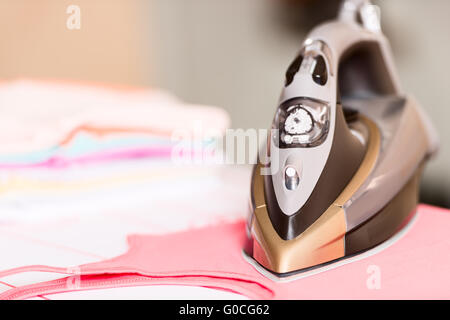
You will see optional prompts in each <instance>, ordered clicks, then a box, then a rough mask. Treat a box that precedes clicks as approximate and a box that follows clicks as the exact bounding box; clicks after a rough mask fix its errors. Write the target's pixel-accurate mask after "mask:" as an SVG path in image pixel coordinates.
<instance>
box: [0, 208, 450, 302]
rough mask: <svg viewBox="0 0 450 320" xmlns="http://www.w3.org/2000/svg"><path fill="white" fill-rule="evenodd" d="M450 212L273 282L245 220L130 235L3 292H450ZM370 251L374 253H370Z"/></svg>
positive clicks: (8, 295) (421, 295) (264, 295)
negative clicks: (255, 254)
mask: <svg viewBox="0 0 450 320" xmlns="http://www.w3.org/2000/svg"><path fill="white" fill-rule="evenodd" d="M449 228H450V211H449V210H445V209H439V208H435V207H431V206H426V205H421V206H419V208H418V212H417V216H416V218H415V220H414V221H413V224H412V225H411V226H410V227H409V229H408V230H407V232H406V233H405V234H404V235H403V236H402V237H401V238H399V239H398V240H397V241H396V242H394V243H393V244H392V245H390V246H385V247H384V249H383V250H380V248H375V249H373V250H371V251H370V252H367V253H366V254H364V258H362V259H360V260H358V259H356V260H353V261H351V260H349V263H347V264H340V263H336V264H335V265H334V267H333V265H331V266H329V267H328V269H327V270H326V271H323V272H320V273H313V274H311V275H309V276H306V275H307V274H305V276H304V277H301V276H299V277H298V279H297V280H292V281H288V282H276V281H272V280H270V279H268V278H266V277H265V276H263V275H262V274H261V273H259V272H258V271H257V270H256V269H255V268H254V267H253V266H252V265H251V264H249V263H248V262H247V261H246V260H245V259H244V256H243V254H242V248H243V246H244V242H245V237H246V234H245V226H244V221H239V222H237V223H218V224H217V225H214V226H209V227H205V228H201V229H191V230H187V231H183V232H179V233H173V234H166V235H158V236H155V235H130V236H129V238H128V244H129V250H128V252H126V253H125V254H123V255H121V256H118V257H117V258H114V259H110V260H106V261H101V262H98V263H93V264H87V265H82V266H79V267H77V268H69V269H65V268H51V267H44V266H29V267H24V268H18V269H14V270H9V271H4V272H0V278H2V277H5V276H7V275H11V274H15V273H18V272H28V271H43V272H56V273H65V274H69V275H71V276H69V277H65V278H61V279H58V280H55V281H50V282H44V283H37V284H33V285H28V286H23V287H18V288H14V289H11V290H9V291H6V292H4V293H3V294H1V295H0V298H1V299H23V298H30V297H36V296H38V295H51V294H54V293H61V292H68V291H76V290H93V289H98V288H111V287H120V286H137V285H154V284H167V285H170V284H178V285H189V286H203V287H209V288H216V289H220V290H228V291H232V292H235V293H239V294H242V295H245V296H247V297H249V298H258V299H445V298H447V299H448V298H449V297H450V273H449V270H450V255H449V254H448V253H449V252H450V238H449V237H448V230H449ZM370 253H371V254H370Z"/></svg>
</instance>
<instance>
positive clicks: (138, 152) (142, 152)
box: [0, 147, 172, 169]
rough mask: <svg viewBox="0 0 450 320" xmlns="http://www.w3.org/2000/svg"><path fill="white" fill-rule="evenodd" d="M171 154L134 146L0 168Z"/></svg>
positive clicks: (52, 166) (57, 165)
mask: <svg viewBox="0 0 450 320" xmlns="http://www.w3.org/2000/svg"><path fill="white" fill-rule="evenodd" d="M171 154H172V148H171V147H165V148H164V147H159V148H158V147H156V148H155V147H151V148H136V149H128V150H117V151H110V152H100V153H96V154H90V155H87V156H83V157H78V158H73V159H70V158H69V159H66V158H58V157H53V158H51V159H49V160H47V161H45V162H40V163H32V164H0V169H24V168H47V169H57V168H65V167H67V166H70V165H75V164H85V163H98V162H109V161H114V160H121V159H138V158H169V157H170V156H171Z"/></svg>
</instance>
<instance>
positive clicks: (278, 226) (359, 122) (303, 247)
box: [245, 0, 438, 277]
mask: <svg viewBox="0 0 450 320" xmlns="http://www.w3.org/2000/svg"><path fill="white" fill-rule="evenodd" d="M267 140H268V141H267V144H266V145H265V146H264V150H263V152H261V153H260V157H259V161H258V164H257V165H256V166H255V168H254V170H253V176H252V182H251V214H250V218H249V220H248V225H247V227H248V228H247V231H248V237H249V243H248V247H247V248H246V249H245V251H246V253H247V255H248V256H249V257H251V258H253V259H254V261H256V263H257V264H259V265H260V266H262V267H264V268H265V269H267V270H268V271H270V272H272V273H273V274H275V275H276V276H280V277H284V276H287V275H291V274H293V273H297V272H299V271H305V270H310V269H311V268H314V267H317V266H323V265H324V264H329V263H332V262H335V261H337V260H339V259H343V258H346V257H349V256H353V255H355V254H358V253H361V252H364V251H366V250H368V249H370V248H374V247H375V246H377V245H379V244H381V243H383V242H384V241H386V240H387V239H390V238H391V237H393V236H394V235H395V234H396V233H397V232H399V231H400V230H401V229H402V228H403V227H404V226H405V225H406V224H407V223H408V221H409V220H410V219H411V217H412V216H413V215H414V213H415V207H416V205H417V202H418V189H419V181H420V176H421V172H422V168H423V165H424V163H425V161H426V160H427V159H428V158H429V157H430V156H431V155H433V154H434V153H435V152H436V151H437V148H438V139H437V135H436V132H435V131H434V129H433V127H432V125H431V123H430V121H429V120H428V118H427V116H426V114H425V113H424V112H423V111H422V109H421V108H420V106H419V105H418V104H417V102H415V101H414V99H413V98H411V97H410V96H407V95H405V94H404V93H403V91H402V90H401V88H400V85H399V80H398V77H397V73H396V70H395V67H394V62H393V59H392V57H391V50H390V47H389V43H388V41H387V40H386V38H385V37H384V36H383V34H382V32H381V28H380V22H379V12H378V10H377V7H376V6H373V5H371V4H370V2H369V1H363V0H348V1H344V2H343V4H342V7H341V9H340V12H339V15H338V18H337V19H336V20H335V21H331V22H328V23H324V24H322V25H320V26H318V27H317V28H315V29H314V30H313V31H312V32H311V33H310V34H309V35H308V37H307V39H306V41H304V44H303V47H302V49H301V51H300V54H299V55H298V56H297V58H296V59H295V60H294V62H293V63H292V64H291V65H290V66H289V68H288V70H287V73H286V83H285V86H284V88H283V91H282V94H281V98H280V103H279V105H278V108H277V110H276V114H275V119H274V122H273V126H272V130H271V132H270V134H269V135H268V139H267ZM261 154H263V155H265V156H261Z"/></svg>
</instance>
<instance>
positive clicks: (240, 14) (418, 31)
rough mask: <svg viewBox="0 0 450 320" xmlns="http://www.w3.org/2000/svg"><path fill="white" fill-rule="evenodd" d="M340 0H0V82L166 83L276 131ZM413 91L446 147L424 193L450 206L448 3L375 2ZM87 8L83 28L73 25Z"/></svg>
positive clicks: (237, 120) (241, 120)
mask: <svg viewBox="0 0 450 320" xmlns="http://www.w3.org/2000/svg"><path fill="white" fill-rule="evenodd" d="M339 3H340V1H335V0H303V1H301V0H298V1H296V0H284V1H283V0H245V1H243V0H189V1H186V0H113V1H111V0H70V1H65V0H0V25H1V28H0V45H1V48H2V49H1V51H0V79H2V80H3V81H6V80H11V79H17V78H33V79H65V80H74V81H80V82H89V83H107V84H113V85H120V86H139V87H147V86H152V87H161V88H164V89H167V90H169V91H171V92H172V93H174V94H175V95H177V96H179V97H180V98H181V99H183V100H185V101H187V102H191V103H200V104H207V105H215V106H220V107H222V108H224V109H226V110H227V111H228V112H229V114H230V115H231V119H232V127H234V128H250V127H253V128H267V127H268V126H269V124H270V122H271V119H272V116H273V112H274V110H275V106H276V103H277V100H278V96H279V93H280V90H281V86H282V84H283V78H284V72H285V70H286V68H287V66H288V65H289V64H290V62H291V61H292V60H293V58H294V57H295V55H296V53H297V51H298V50H299V49H300V46H301V43H302V42H303V40H304V37H305V35H306V33H307V32H308V31H309V30H310V29H311V28H312V27H313V26H314V25H316V24H317V23H320V22H322V21H324V20H327V19H331V18H333V17H334V16H335V15H336V12H337V8H338V6H339ZM374 3H375V4H377V5H379V6H380V7H381V17H382V27H383V31H384V32H385V33H386V34H387V36H388V37H389V38H390V40H391V44H392V47H393V51H394V55H395V59H396V62H397V66H398V69H399V73H400V77H401V80H402V83H403V86H404V89H405V91H407V92H410V93H413V94H414V95H415V96H416V98H417V99H418V100H419V101H420V102H421V103H422V104H423V106H424V108H425V109H426V110H427V111H428V113H429V114H430V115H431V118H432V120H433V122H434V124H435V125H436V127H437V129H438V131H439V133H440V137H441V144H442V145H441V151H440V154H439V155H438V157H437V158H436V159H435V160H434V161H432V162H431V163H429V165H428V166H427V169H426V171H425V178H424V180H423V188H422V194H421V197H422V201H423V202H426V203H431V204H435V205H439V206H443V207H450V166H449V163H450V149H449V137H450V126H449V125H448V124H447V122H448V120H447V119H449V118H450V77H448V76H447V75H446V72H447V71H449V70H450V59H448V57H449V56H450V42H449V41H448V30H450V19H448V12H450V1H448V0H430V1H423V0H389V1H374ZM70 5H77V6H79V8H80V9H81V11H80V13H81V15H80V16H81V25H80V27H81V28H80V29H79V30H78V29H75V30H70V29H68V28H67V26H66V22H67V19H68V17H69V16H70V14H68V13H67V12H66V10H67V7H68V6H70Z"/></svg>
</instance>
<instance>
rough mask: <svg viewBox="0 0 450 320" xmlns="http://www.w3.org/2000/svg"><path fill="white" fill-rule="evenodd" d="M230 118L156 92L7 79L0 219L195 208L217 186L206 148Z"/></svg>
mask: <svg viewBox="0 0 450 320" xmlns="http://www.w3.org/2000/svg"><path fill="white" fill-rule="evenodd" d="M228 123H229V119H228V116H227V114H226V113H225V112H224V111H223V110H221V109H219V108H215V107H207V106H199V105H188V104H185V103H183V102H181V101H179V100H178V99H176V98H175V97H174V96H172V95H171V94H169V93H166V92H164V91H161V90H154V89H151V90H150V89H123V88H119V89H117V88H115V89H113V88H106V87H99V86H96V87H95V86H84V85H76V84H67V83H46V82H34V81H16V82H11V83H3V84H2V85H0V126H1V128H2V130H1V131H0V145H1V146H2V148H1V150H0V194H1V197H0V212H1V214H0V222H3V223H5V222H11V221H26V222H29V221H34V220H36V219H38V220H39V219H43V218H45V217H49V218H54V217H58V216H59V217H60V216H61V215H67V214H69V213H72V214H74V215H76V216H82V215H83V214H86V213H89V214H90V213H93V212H95V213H98V212H106V211H110V210H112V209H114V210H116V211H117V210H121V209H124V210H125V209H126V210H127V211H128V212H136V211H139V210H140V211H142V210H149V209H150V208H151V209H154V208H155V206H160V207H164V208H168V207H170V205H169V206H167V202H170V201H172V200H173V199H174V198H176V199H177V201H179V202H178V204H183V201H186V202H189V203H191V205H190V207H192V206H193V205H192V197H193V194H194V193H196V192H197V193H198V194H202V195H203V196H204V195H205V194H208V193H211V192H213V190H215V189H214V188H215V187H216V188H219V187H220V186H223V183H222V182H221V181H220V179H222V177H223V172H222V170H223V168H221V167H220V166H217V165H215V161H214V159H216V158H215V157H217V154H214V152H211V150H213V149H214V148H211V146H214V145H213V144H214V143H215V141H216V140H215V139H216V138H217V137H220V136H221V135H223V133H224V131H225V129H226V128H227V126H228ZM205 150H206V151H205ZM199 155H200V156H199ZM198 159H200V160H201V161H196V160H198ZM186 160H187V161H186ZM208 160H210V161H208ZM205 163H206V164H205ZM163 203H165V205H163ZM198 209H199V208H196V210H198ZM205 210H206V208H205Z"/></svg>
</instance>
